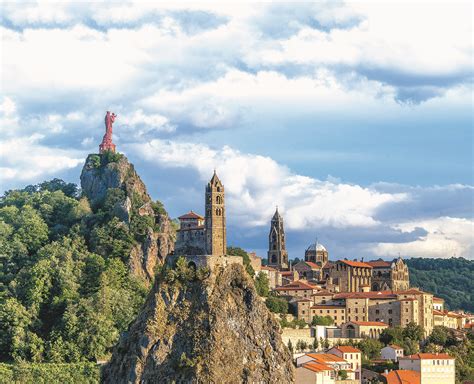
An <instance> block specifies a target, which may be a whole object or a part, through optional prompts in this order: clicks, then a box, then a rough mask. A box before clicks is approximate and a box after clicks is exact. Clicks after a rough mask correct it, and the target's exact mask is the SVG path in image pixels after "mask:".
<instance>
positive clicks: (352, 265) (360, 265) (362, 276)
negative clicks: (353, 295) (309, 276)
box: [329, 260, 372, 292]
mask: <svg viewBox="0 0 474 384" xmlns="http://www.w3.org/2000/svg"><path fill="white" fill-rule="evenodd" d="M329 275H330V277H332V280H333V283H334V284H335V285H337V286H338V287H339V292H361V291H362V289H363V287H369V288H368V289H367V290H370V285H371V278H372V266H371V265H369V264H367V263H364V262H362V261H351V260H338V261H336V263H335V265H333V266H332V268H331V270H330V272H329Z"/></svg>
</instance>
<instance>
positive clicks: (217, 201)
mask: <svg viewBox="0 0 474 384" xmlns="http://www.w3.org/2000/svg"><path fill="white" fill-rule="evenodd" d="M216 204H222V197H221V196H219V195H217V196H216Z"/></svg>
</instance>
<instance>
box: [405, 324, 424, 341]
mask: <svg viewBox="0 0 474 384" xmlns="http://www.w3.org/2000/svg"><path fill="white" fill-rule="evenodd" d="M403 337H404V338H406V339H407V338H408V339H410V340H414V341H416V342H418V341H421V340H423V338H424V332H423V327H422V326H421V325H418V324H416V323H414V322H412V321H411V322H409V323H408V324H407V325H406V326H405V328H403Z"/></svg>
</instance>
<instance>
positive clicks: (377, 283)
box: [367, 257, 410, 291]
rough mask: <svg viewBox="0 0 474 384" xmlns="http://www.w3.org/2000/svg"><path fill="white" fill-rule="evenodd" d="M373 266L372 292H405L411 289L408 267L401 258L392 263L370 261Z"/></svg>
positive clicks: (380, 260)
mask: <svg viewBox="0 0 474 384" xmlns="http://www.w3.org/2000/svg"><path fill="white" fill-rule="evenodd" d="M367 264H369V265H370V266H372V285H371V290H372V291H389V290H391V291H404V290H407V289H408V288H409V287H410V280H409V274H408V266H407V265H406V264H405V263H404V261H403V260H402V258H401V257H399V258H398V259H394V260H392V261H384V260H382V259H379V260H373V261H368V262H367Z"/></svg>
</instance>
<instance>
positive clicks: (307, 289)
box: [275, 280, 318, 298]
mask: <svg viewBox="0 0 474 384" xmlns="http://www.w3.org/2000/svg"><path fill="white" fill-rule="evenodd" d="M317 290H318V289H317V287H316V286H314V285H311V284H309V283H306V282H304V281H300V280H298V281H294V282H292V283H288V284H286V285H283V286H281V287H276V288H275V291H276V292H277V293H278V294H279V295H280V296H292V297H301V298H309V297H310V296H311V295H312V294H313V293H316V292H317Z"/></svg>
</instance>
